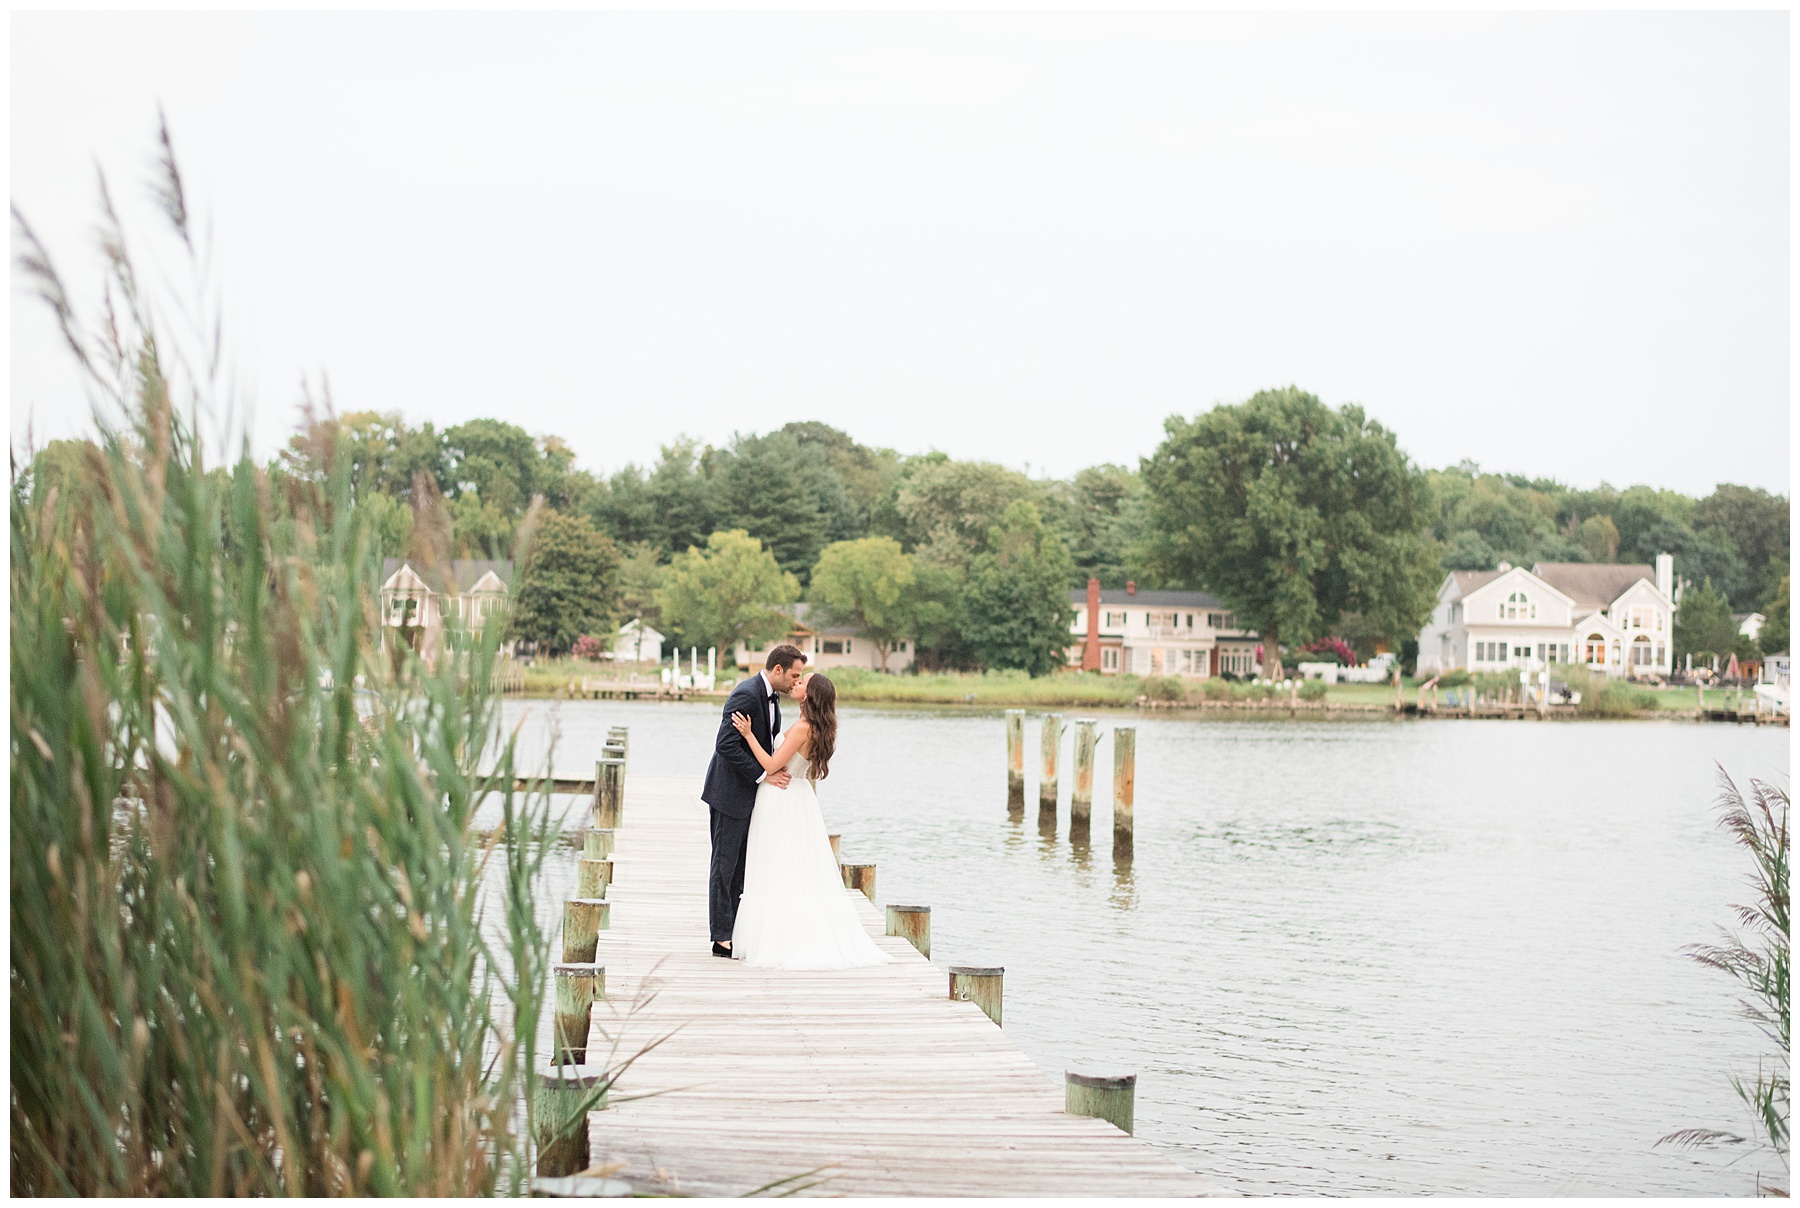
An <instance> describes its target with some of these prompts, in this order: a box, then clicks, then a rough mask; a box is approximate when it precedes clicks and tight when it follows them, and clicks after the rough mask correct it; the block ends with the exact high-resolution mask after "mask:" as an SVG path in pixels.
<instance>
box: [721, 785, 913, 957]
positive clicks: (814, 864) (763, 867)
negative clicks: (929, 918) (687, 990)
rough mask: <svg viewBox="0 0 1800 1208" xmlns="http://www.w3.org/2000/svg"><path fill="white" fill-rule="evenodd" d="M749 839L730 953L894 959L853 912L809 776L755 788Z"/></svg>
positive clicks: (765, 955)
mask: <svg viewBox="0 0 1800 1208" xmlns="http://www.w3.org/2000/svg"><path fill="white" fill-rule="evenodd" d="M747 843H748V850H747V852H746V854H745V857H744V896H743V897H742V898H741V899H740V900H739V902H738V912H737V922H736V924H735V925H734V926H733V928H732V934H731V951H732V955H733V956H735V957H737V958H738V959H739V960H741V961H743V962H744V963H745V964H746V965H752V966H755V967H758V968H763V969H854V968H858V967H860V966H863V965H881V964H886V963H887V962H889V961H891V960H892V959H893V958H892V957H891V956H889V955H888V954H887V953H885V952H883V951H882V950H881V949H880V948H879V947H877V946H876V944H875V941H874V940H872V939H870V938H869V933H868V932H866V931H864V930H863V926H862V921H861V920H860V919H858V918H857V917H856V907H855V905H854V904H853V903H852V902H851V900H850V897H849V895H848V893H847V892H846V891H845V889H844V878H843V874H842V873H841V872H839V871H838V865H837V861H836V860H834V859H832V856H831V839H830V838H829V836H827V835H826V833H825V818H824V815H823V814H821V813H820V812H819V798H818V794H816V793H815V792H814V791H813V785H812V782H811V781H810V780H807V779H805V778H804V777H801V776H796V777H794V779H793V780H792V781H791V782H790V783H789V784H788V787H787V788H785V789H778V788H776V787H775V786H773V785H769V784H765V785H763V786H762V787H761V788H759V789H757V791H756V809H755V811H754V812H753V813H752V814H751V815H750V837H749V839H748V840H747Z"/></svg>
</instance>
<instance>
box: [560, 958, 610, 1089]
mask: <svg viewBox="0 0 1800 1208" xmlns="http://www.w3.org/2000/svg"><path fill="white" fill-rule="evenodd" d="M605 996H606V966H604V965H597V964H594V963H592V962H591V961H590V962H587V963H576V962H564V963H562V964H559V965H557V966H556V1031H555V1037H556V1047H555V1059H556V1060H557V1061H559V1062H573V1063H574V1064H576V1065H581V1064H582V1063H584V1062H586V1061H587V1045H588V1033H589V1031H590V1029H591V1027H592V1025H593V1019H594V1000H595V999H598V998H604V997H605Z"/></svg>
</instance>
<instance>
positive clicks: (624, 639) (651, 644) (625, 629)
mask: <svg viewBox="0 0 1800 1208" xmlns="http://www.w3.org/2000/svg"><path fill="white" fill-rule="evenodd" d="M663 640H664V639H663V635H662V634H660V633H658V632H656V630H654V629H652V628H650V626H648V625H646V624H644V622H643V621H642V620H640V619H638V618H636V617H633V618H632V619H631V620H629V621H627V622H625V623H624V624H623V625H621V626H619V632H617V633H615V634H614V635H613V644H612V656H613V658H614V659H615V660H617V661H620V662H625V661H630V662H634V663H660V662H662V656H663Z"/></svg>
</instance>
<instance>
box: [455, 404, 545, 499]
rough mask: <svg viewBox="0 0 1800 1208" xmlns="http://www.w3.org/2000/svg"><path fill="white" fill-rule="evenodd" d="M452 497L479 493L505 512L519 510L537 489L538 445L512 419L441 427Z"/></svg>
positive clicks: (473, 421) (482, 420) (477, 421)
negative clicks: (508, 421)
mask: <svg viewBox="0 0 1800 1208" xmlns="http://www.w3.org/2000/svg"><path fill="white" fill-rule="evenodd" d="M444 446H445V448H446V450H447V451H448V452H449V455H450V481H451V484H452V489H451V490H450V491H448V492H447V494H449V495H450V496H451V497H452V498H456V497H459V496H461V495H463V494H465V493H467V492H469V491H474V492H476V493H477V494H479V495H480V496H481V497H482V498H483V499H484V500H486V501H487V502H488V503H489V504H491V505H493V506H494V507H497V508H499V509H500V510H501V511H502V512H505V513H507V514H508V515H516V514H517V513H519V512H522V511H523V510H524V508H525V505H526V504H527V503H529V502H530V500H531V496H532V495H533V494H534V493H536V492H537V490H538V448H537V442H536V441H535V440H533V439H532V438H531V434H530V433H529V432H527V431H525V429H523V428H521V427H519V426H518V425H517V424H509V423H506V422H505V421H504V420H497V419H473V420H470V421H469V422H468V423H466V424H458V425H456V427H454V428H447V429H445V431H444Z"/></svg>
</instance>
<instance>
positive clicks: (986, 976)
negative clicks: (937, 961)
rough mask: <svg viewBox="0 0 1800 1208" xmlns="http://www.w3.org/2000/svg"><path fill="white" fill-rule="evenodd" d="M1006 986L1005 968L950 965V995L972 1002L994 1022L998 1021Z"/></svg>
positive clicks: (956, 998) (961, 1000)
mask: <svg viewBox="0 0 1800 1208" xmlns="http://www.w3.org/2000/svg"><path fill="white" fill-rule="evenodd" d="M1005 988H1006V970H1005V969H1004V968H1003V967H1000V966H995V967H993V968H987V967H985V966H981V965H951V966H950V997H951V998H953V999H955V1000H956V1001H957V1002H972V1003H974V1004H975V1005H976V1006H978V1007H980V1008H981V1009H982V1010H983V1011H986V1012H987V1017H988V1018H989V1019H991V1020H993V1021H994V1022H995V1023H996V1024H998V1023H999V1022H1000V1001H1001V998H1002V997H1003V996H1004V991H1005Z"/></svg>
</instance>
